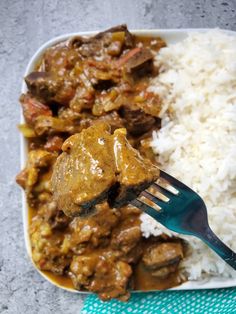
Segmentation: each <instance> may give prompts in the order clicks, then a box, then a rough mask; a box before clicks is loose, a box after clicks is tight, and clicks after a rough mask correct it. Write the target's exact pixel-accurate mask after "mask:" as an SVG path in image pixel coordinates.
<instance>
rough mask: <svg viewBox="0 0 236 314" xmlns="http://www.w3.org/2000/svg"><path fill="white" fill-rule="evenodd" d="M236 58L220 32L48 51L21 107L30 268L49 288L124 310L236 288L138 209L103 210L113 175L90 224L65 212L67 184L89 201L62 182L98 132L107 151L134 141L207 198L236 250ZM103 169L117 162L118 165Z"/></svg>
mask: <svg viewBox="0 0 236 314" xmlns="http://www.w3.org/2000/svg"><path fill="white" fill-rule="evenodd" d="M235 51H236V40H235V39H234V38H233V37H232V36H230V35H226V34H224V33H222V32H220V31H212V32H206V33H193V34H190V35H189V36H188V37H187V38H186V39H184V40H182V41H181V42H179V43H177V44H172V45H168V46H167V47H166V43H165V42H164V41H163V40H162V39H161V38H159V37H151V36H136V35H133V34H131V33H130V32H129V31H128V29H127V27H126V26H125V25H121V26H118V27H114V28H112V29H110V30H107V31H105V32H102V33H99V34H97V35H95V36H92V37H81V36H75V37H73V38H69V39H68V40H66V41H62V42H59V43H57V44H55V45H53V46H52V47H49V48H47V49H46V50H45V52H44V54H43V56H42V58H41V60H39V62H38V63H37V64H38V65H37V67H35V69H34V71H33V73H30V74H29V75H28V76H27V77H26V78H25V79H26V83H27V86H28V91H27V92H26V93H24V94H23V95H21V97H20V102H21V105H22V109H23V114H24V117H25V123H24V124H22V125H21V126H19V129H20V131H21V132H22V133H23V135H24V136H25V137H26V138H27V141H28V150H29V152H28V161H27V164H26V167H25V168H24V169H23V170H22V171H21V172H20V173H19V175H18V176H17V182H18V183H19V184H20V185H21V186H22V187H23V188H24V189H25V192H26V196H27V202H28V206H29V213H30V217H29V226H30V227H29V234H30V240H31V247H32V258H33V261H34V263H35V264H36V266H37V267H38V268H39V269H40V270H41V271H43V272H44V273H45V274H46V275H47V276H48V277H50V278H52V279H53V280H54V281H56V282H57V283H59V284H60V285H62V286H66V287H70V288H72V287H74V288H75V289H78V290H88V291H93V292H96V293H98V295H99V297H100V298H101V299H102V300H109V299H111V298H118V299H121V300H127V299H128V298H129V295H130V292H129V291H130V290H132V289H136V290H137V289H139V290H152V289H153V290H155V289H168V288H170V287H174V286H177V285H180V284H181V283H182V282H183V281H185V280H187V279H190V280H196V279H202V278H210V276H212V275H214V276H219V275H221V276H225V277H233V276H234V274H233V271H232V270H231V269H230V268H229V267H227V265H226V264H225V263H224V262H221V260H220V259H219V258H218V257H217V256H215V254H214V253H212V252H211V251H210V250H209V249H208V248H207V247H206V246H205V245H204V244H203V243H202V242H201V241H198V240H197V239H193V238H192V237H188V236H183V235H179V234H173V233H172V232H170V231H169V230H167V229H165V228H164V227H162V226H161V225H160V224H158V223H157V222H155V221H154V220H153V219H152V218H151V217H149V216H147V215H146V214H144V213H141V211H140V210H139V209H137V208H135V207H133V206H130V205H122V206H121V207H120V206H116V204H115V203H113V204H111V203H112V202H110V201H109V200H110V198H109V197H107V194H106V192H105V197H101V198H100V196H101V195H102V196H104V194H103V193H102V191H106V189H108V190H109V187H110V186H112V184H111V182H113V181H112V180H115V182H117V181H116V180H117V178H115V179H114V173H113V172H112V173H113V175H112V177H113V179H112V180H111V181H109V182H108V184H107V182H105V183H104V186H102V185H101V191H97V190H96V191H92V194H93V195H92V198H93V197H94V195H95V194H96V193H97V192H98V194H96V197H97V196H99V197H98V199H99V204H93V209H94V211H93V213H92V212H91V215H89V216H84V217H80V216H78V217H73V215H72V216H71V215H70V210H68V208H69V206H68V207H67V205H65V204H63V205H62V206H60V204H59V205H58V198H60V199H61V200H62V201H64V200H63V193H64V192H67V191H66V189H67V184H68V182H70V184H71V186H72V187H73V188H75V191H76V193H77V191H78V192H80V191H82V190H79V184H78V183H79V181H77V180H76V181H74V180H73V178H74V177H73V176H71V177H69V178H67V179H68V180H65V182H63V181H62V180H61V179H60V178H59V176H58V174H57V175H55V173H57V170H58V167H62V166H63V165H65V166H66V167H67V168H68V167H69V162H70V161H72V163H73V162H74V161H75V160H78V159H77V152H79V151H80V150H81V147H80V146H81V142H80V140H81V139H82V137H83V136H84V134H86V133H87V132H90V131H91V130H100V131H99V132H103V135H104V134H105V135H106V136H107V138H108V139H110V140H111V143H110V145H111V146H112V145H113V139H114V137H115V135H117V136H119V138H121V139H122V141H123V140H124V141H125V142H126V139H125V137H127V140H128V142H129V143H130V144H128V147H129V148H130V145H131V146H132V147H133V148H134V149H135V150H138V151H139V153H140V155H141V156H142V157H143V159H144V160H147V159H149V160H150V162H151V163H152V164H156V165H157V166H161V167H162V168H163V169H164V170H166V171H167V172H169V173H171V174H173V175H174V176H176V177H177V178H179V179H180V180H181V181H183V182H185V183H186V184H187V185H189V186H190V187H192V188H193V189H195V190H196V191H197V192H198V193H199V194H200V195H201V196H202V197H203V199H204V201H205V202H206V204H207V207H208V213H209V221H210V225H211V227H212V229H213V230H214V231H215V232H216V233H217V234H218V235H219V236H220V237H221V238H222V240H223V241H224V242H225V243H227V244H228V245H229V246H230V247H231V248H232V249H234V250H236V247H235V241H234V238H235V235H236V234H235V228H234V225H235V223H236V220H235V217H236V215H235V203H236V199H235V189H234V187H235V183H236V182H235V180H236V169H235V166H234V165H235V163H234V159H233V158H234V156H235V146H236V142H235V141H236V136H235V76H236V73H235V67H234V66H233V64H234V59H235V57H234V56H235ZM107 125H109V127H108V126H107ZM100 128H104V131H101V129H100ZM125 129H126V134H124V132H125V131H124V130H125ZM196 130H197V131H196ZM97 135H98V133H97ZM99 138H101V136H100V137H99ZM110 140H109V141H110ZM68 147H70V149H71V148H72V150H71V152H69V151H67V150H66V148H67V149H68ZM123 147H124V146H123ZM87 148H89V151H90V150H91V152H92V154H94V153H95V150H96V149H95V147H92V145H91V146H90V145H89V144H88V145H87V147H86V152H88V150H87ZM130 150H131V151H133V149H131V148H130ZM128 151H129V149H128ZM74 153H75V155H76V156H75V155H74ZM124 153H125V154H126V152H125V151H124ZM86 156H87V155H86V153H85V155H84V157H85V158H87V157H86ZM112 156H113V157H112ZM100 157H101V156H100V155H99V158H100ZM106 158H109V160H110V159H112V162H113V161H114V160H113V158H114V155H113V154H111V155H109V156H108V154H107V153H106ZM55 165H56V166H55ZM89 165H90V164H89ZM54 167H55V168H54ZM53 168H54V178H53V180H51V179H52V174H53ZM108 168H109V167H108ZM83 169H84V167H83ZM55 171H56V172H55ZM107 179H109V178H107V177H106V180H107ZM118 181H119V180H118ZM119 182H120V181H119ZM58 186H60V188H58ZM77 189H78V190H77ZM56 190H57V192H56V193H58V192H59V194H58V195H56V194H55V191H56ZM86 191H87V188H86ZM86 191H85V192H86ZM124 191H126V186H125V190H124ZM55 195H56V198H55ZM115 196H117V195H115ZM92 198H91V199H92ZM91 199H90V200H91ZM115 199H116V197H115ZM80 200H81V199H80ZM90 200H89V201H88V202H87V200H86V202H87V203H86V202H85V204H86V206H87V204H88V205H89V206H91V203H90ZM112 200H114V195H112ZM59 203H60V202H59ZM95 203H97V201H96V202H95ZM83 204H84V203H83ZM83 204H82V203H79V206H76V209H75V212H77V210H79V211H80V209H81V205H83ZM70 205H71V203H70ZM118 205H119V204H118ZM68 213H69V216H68ZM76 215H77V213H76ZM222 221H224V224H222Z"/></svg>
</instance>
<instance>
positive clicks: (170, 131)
mask: <svg viewBox="0 0 236 314" xmlns="http://www.w3.org/2000/svg"><path fill="white" fill-rule="evenodd" d="M156 63H157V64H158V65H161V74H160V75H159V76H158V77H157V78H155V80H153V81H152V82H151V87H150V90H151V91H153V92H156V93H158V94H159V95H161V96H162V98H163V101H164V103H165V105H166V106H165V109H164V110H163V113H162V115H163V121H162V128H161V130H160V131H157V132H154V133H153V141H152V147H153V149H154V152H155V153H156V154H157V155H158V156H159V157H158V159H159V161H160V163H161V165H162V168H163V169H164V170H166V171H167V172H168V173H170V174H172V175H173V176H175V177H176V178H178V179H180V180H181V181H183V182H184V183H186V184H187V185H188V186H190V187H192V188H193V189H194V190H195V191H197V192H198V193H199V194H200V195H201V196H202V198H203V199H204V201H205V202H206V205H207V209H208V216H209V223H210V226H211V227H212V229H213V231H214V232H215V233H216V234H217V235H218V236H219V238H220V239H221V240H223V241H224V242H225V243H226V244H227V245H228V246H230V247H231V248H232V249H233V250H234V251H235V250H236V38H235V37H233V36H230V35H227V34H225V33H223V32H221V31H218V30H214V31H210V32H206V33H193V34H190V35H189V36H188V38H186V39H185V40H183V41H182V42H180V43H177V44H174V45H169V47H167V48H163V49H161V51H160V53H159V54H158V55H157V56H156ZM167 109H169V110H167ZM166 110H167V111H166ZM141 219H142V225H141V228H142V232H143V234H144V235H145V236H146V237H148V236H149V235H151V234H153V235H159V234H160V233H162V232H163V231H164V232H165V233H167V234H170V235H171V234H173V233H171V232H170V231H169V230H167V229H165V228H164V227H163V226H161V225H160V224H158V223H156V222H155V221H154V220H153V219H152V218H151V217H149V216H147V215H146V214H143V215H142V217H141ZM180 237H181V238H183V239H185V240H187V241H188V243H189V248H190V249H189V255H188V256H187V258H186V259H185V261H184V262H183V264H182V266H183V267H184V269H185V271H186V272H187V274H188V276H189V279H191V280H196V279H199V278H203V277H206V276H208V275H214V276H216V275H218V276H219V275H220V276H224V277H236V272H235V271H234V270H233V269H231V268H230V267H229V266H227V265H226V263H225V262H224V261H222V260H221V259H220V258H219V257H218V256H216V254H215V253H213V252H212V251H211V250H210V249H209V248H208V247H207V246H206V245H205V244H204V243H203V242H201V241H200V240H198V239H197V238H194V237H190V236H181V235H180Z"/></svg>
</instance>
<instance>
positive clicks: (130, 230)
mask: <svg viewBox="0 0 236 314" xmlns="http://www.w3.org/2000/svg"><path fill="white" fill-rule="evenodd" d="M141 236H142V234H141V230H140V226H139V225H135V224H132V223H131V222H130V221H129V219H127V220H126V221H124V222H123V223H122V224H120V225H119V227H118V228H116V229H115V230H114V231H113V233H112V239H111V246H112V247H113V248H116V249H119V250H121V251H122V252H124V253H128V252H130V251H131V250H132V249H133V248H134V247H135V246H136V245H137V243H138V242H139V241H140V239H141Z"/></svg>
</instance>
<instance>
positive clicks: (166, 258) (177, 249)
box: [142, 242, 184, 270]
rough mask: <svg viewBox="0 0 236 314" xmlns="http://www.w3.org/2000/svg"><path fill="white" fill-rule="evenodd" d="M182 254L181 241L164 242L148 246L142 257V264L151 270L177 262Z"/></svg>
mask: <svg viewBox="0 0 236 314" xmlns="http://www.w3.org/2000/svg"><path fill="white" fill-rule="evenodd" d="M183 256H184V254H183V247H182V245H181V243H179V242H164V243H157V244H154V245H152V246H150V247H149V248H148V249H147V251H146V252H145V254H144V255H143V258H142V259H143V262H144V265H145V266H146V267H147V268H149V269H152V270H153V269H159V268H161V267H166V266H169V265H172V264H175V263H179V261H180V260H181V259H182V258H183Z"/></svg>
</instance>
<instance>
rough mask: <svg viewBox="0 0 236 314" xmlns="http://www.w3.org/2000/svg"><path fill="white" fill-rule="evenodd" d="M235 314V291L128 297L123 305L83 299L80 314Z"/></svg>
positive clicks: (180, 292) (165, 293)
mask: <svg viewBox="0 0 236 314" xmlns="http://www.w3.org/2000/svg"><path fill="white" fill-rule="evenodd" d="M116 313H119V314H126V313H127V314H132V313H134V314H159V313H160V314H162V313H164V314H172V313H178V314H187V313H188V314H192V313H194V314H195V313H196V314H212V313H218V314H235V313H236V288H228V289H213V290H189V291H160V292H148V293H137V294H132V296H131V299H130V300H129V301H128V302H126V303H124V302H120V301H117V300H112V301H109V302H102V301H100V300H99V299H98V297H97V296H95V295H90V296H88V297H87V298H86V300H85V304H84V308H83V310H82V314H116Z"/></svg>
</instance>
